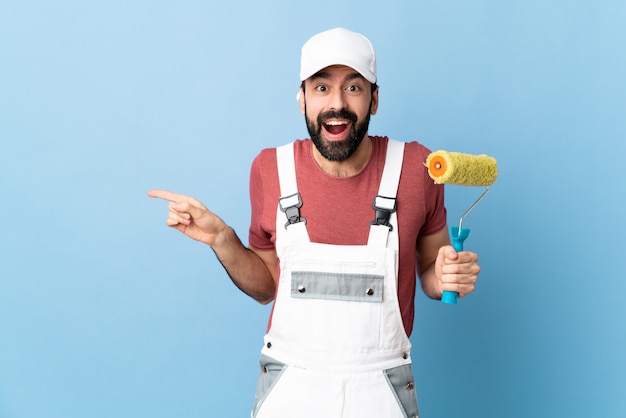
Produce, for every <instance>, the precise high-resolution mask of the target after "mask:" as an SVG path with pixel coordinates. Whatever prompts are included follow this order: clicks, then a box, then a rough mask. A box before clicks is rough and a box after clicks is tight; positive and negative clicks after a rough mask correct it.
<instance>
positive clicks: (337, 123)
mask: <svg viewBox="0 0 626 418" xmlns="http://www.w3.org/2000/svg"><path fill="white" fill-rule="evenodd" d="M347 124H348V122H342V121H336V120H334V121H330V122H326V125H330V126H339V125H347Z"/></svg>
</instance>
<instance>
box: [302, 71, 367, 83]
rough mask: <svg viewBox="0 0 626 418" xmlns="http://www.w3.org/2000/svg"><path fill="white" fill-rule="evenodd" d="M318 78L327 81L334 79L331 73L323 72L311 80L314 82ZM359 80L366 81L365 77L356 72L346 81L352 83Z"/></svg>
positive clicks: (314, 75) (347, 77) (313, 76)
mask: <svg viewBox="0 0 626 418" xmlns="http://www.w3.org/2000/svg"><path fill="white" fill-rule="evenodd" d="M316 78H323V79H325V80H330V79H331V78H332V77H331V75H330V72H328V71H324V70H321V71H318V72H317V73H315V74H313V75H312V76H311V80H314V79H316ZM357 78H359V79H362V80H365V77H363V76H362V75H361V74H360V73H359V72H357V71H355V72H353V73H350V74H348V75H347V76H346V78H345V80H344V81H352V80H354V79H357Z"/></svg>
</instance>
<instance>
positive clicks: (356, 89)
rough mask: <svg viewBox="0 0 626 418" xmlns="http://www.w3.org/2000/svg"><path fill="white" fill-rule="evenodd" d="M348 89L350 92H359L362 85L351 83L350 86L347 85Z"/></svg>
mask: <svg viewBox="0 0 626 418" xmlns="http://www.w3.org/2000/svg"><path fill="white" fill-rule="evenodd" d="M346 91H348V92H350V93H358V92H360V91H361V86H359V85H357V84H350V85H349V86H348V87H346Z"/></svg>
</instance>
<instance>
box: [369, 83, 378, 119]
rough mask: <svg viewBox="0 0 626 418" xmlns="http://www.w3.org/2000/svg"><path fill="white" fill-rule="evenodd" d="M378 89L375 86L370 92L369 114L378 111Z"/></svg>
mask: <svg viewBox="0 0 626 418" xmlns="http://www.w3.org/2000/svg"><path fill="white" fill-rule="evenodd" d="M378 89H379V87H378V86H376V90H374V91H373V92H372V105H371V108H370V114H371V115H375V114H376V112H378Z"/></svg>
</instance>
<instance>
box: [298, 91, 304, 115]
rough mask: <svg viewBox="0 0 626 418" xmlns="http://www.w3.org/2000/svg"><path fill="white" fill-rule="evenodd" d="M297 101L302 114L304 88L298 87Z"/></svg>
mask: <svg viewBox="0 0 626 418" xmlns="http://www.w3.org/2000/svg"><path fill="white" fill-rule="evenodd" d="M298 102H299V103H300V113H302V114H303V115H304V90H302V87H300V92H298Z"/></svg>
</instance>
